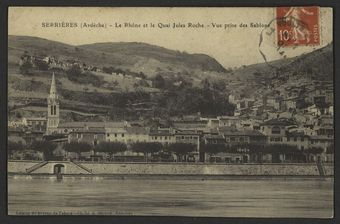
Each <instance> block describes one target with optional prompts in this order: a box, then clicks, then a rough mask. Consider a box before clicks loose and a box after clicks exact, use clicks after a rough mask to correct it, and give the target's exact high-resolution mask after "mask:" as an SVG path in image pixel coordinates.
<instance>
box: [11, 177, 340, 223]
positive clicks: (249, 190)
mask: <svg viewBox="0 0 340 224" xmlns="http://www.w3.org/2000/svg"><path fill="white" fill-rule="evenodd" d="M8 212H9V214H10V215H148V216H149V215H157V216H205V217H212V216H213V217H277V218H279V217H305V218H307V217H309V218H329V217H332V216H333V179H326V180H321V179H301V180H300V179H297V178H292V179H279V178H275V179H260V180H254V179H252V180H242V179H234V180H178V179H177V180H176V179H172V180H157V179H113V178H112V179H110V178H103V177H94V178H92V177H91V178H85V177H82V178H74V177H73V178H72V177H68V178H64V179H63V180H61V181H57V180H56V179H55V178H54V177H53V178H40V179H36V178H33V179H32V177H30V176H18V177H17V176H10V177H9V179H8Z"/></svg>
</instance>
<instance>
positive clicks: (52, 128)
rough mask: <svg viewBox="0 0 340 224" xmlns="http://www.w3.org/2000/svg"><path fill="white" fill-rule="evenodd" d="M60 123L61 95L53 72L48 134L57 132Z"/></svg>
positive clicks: (48, 108)
mask: <svg viewBox="0 0 340 224" xmlns="http://www.w3.org/2000/svg"><path fill="white" fill-rule="evenodd" d="M58 125H59V96H58V93H57V87H56V83H55V77H54V73H53V74H52V82H51V89H50V95H49V96H48V97H47V134H53V133H54V132H56V131H57V128H58Z"/></svg>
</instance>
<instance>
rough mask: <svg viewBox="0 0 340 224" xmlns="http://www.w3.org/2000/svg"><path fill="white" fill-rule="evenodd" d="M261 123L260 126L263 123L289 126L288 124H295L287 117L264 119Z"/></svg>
mask: <svg viewBox="0 0 340 224" xmlns="http://www.w3.org/2000/svg"><path fill="white" fill-rule="evenodd" d="M261 125H262V126H263V125H278V126H290V125H296V123H295V122H294V121H292V120H289V119H282V118H278V119H271V120H268V121H265V122H263V123H262V124H261Z"/></svg>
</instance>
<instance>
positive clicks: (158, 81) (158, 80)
mask: <svg viewBox="0 0 340 224" xmlns="http://www.w3.org/2000/svg"><path fill="white" fill-rule="evenodd" d="M153 86H154V87H155V88H159V89H163V88H164V87H165V80H164V78H163V76H161V75H160V74H157V75H156V76H155V78H154V79H153Z"/></svg>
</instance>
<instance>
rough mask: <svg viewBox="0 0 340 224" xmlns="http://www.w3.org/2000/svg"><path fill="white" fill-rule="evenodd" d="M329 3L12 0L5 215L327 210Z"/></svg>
mask: <svg viewBox="0 0 340 224" xmlns="http://www.w3.org/2000/svg"><path fill="white" fill-rule="evenodd" d="M333 63H334V62H333V11H332V8H327V7H318V6H306V7H242V8H237V7H229V8H228V7H220V8H213V7H205V8H200V7H193V8H190V7H184V8H176V7H173V8H168V7H161V8H153V7H148V8H146V7H139V8H138V7H130V8H125V7H13V6H12V7H9V9H8V74H7V77H8V84H7V88H8V104H7V107H8V114H7V117H8V129H7V133H8V141H7V156H8V158H7V161H8V163H7V171H8V173H7V176H8V215H11V216H64V215H67V216H70V215H74V216H76V215H85V216H93V215H95V216H176V217H239V218H246V217H254V218H332V217H333V214H334V212H333V206H334V201H333V195H334V187H333V185H334V99H333V96H334V82H333V77H334V74H333V73H334V71H333Z"/></svg>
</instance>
